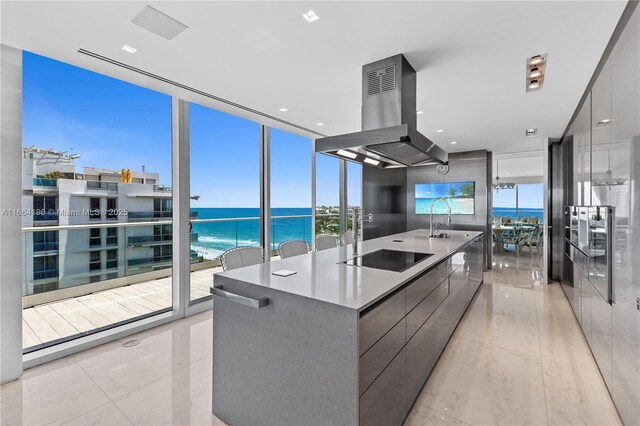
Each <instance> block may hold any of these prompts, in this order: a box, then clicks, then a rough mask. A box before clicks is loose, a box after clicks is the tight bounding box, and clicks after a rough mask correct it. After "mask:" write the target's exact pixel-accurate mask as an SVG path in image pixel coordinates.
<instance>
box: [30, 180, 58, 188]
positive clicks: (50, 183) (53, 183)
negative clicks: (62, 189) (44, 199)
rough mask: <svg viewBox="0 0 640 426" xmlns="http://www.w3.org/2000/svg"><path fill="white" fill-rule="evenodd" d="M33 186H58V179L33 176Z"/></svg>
mask: <svg viewBox="0 0 640 426" xmlns="http://www.w3.org/2000/svg"><path fill="white" fill-rule="evenodd" d="M33 186H44V187H49V188H55V187H57V186H58V179H52V178H33Z"/></svg>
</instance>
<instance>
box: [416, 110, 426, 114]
mask: <svg viewBox="0 0 640 426" xmlns="http://www.w3.org/2000/svg"><path fill="white" fill-rule="evenodd" d="M422 114H424V111H422V110H420V111H416V115H422Z"/></svg>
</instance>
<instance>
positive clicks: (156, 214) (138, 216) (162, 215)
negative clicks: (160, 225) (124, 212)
mask: <svg viewBox="0 0 640 426" xmlns="http://www.w3.org/2000/svg"><path fill="white" fill-rule="evenodd" d="M128 217H129V220H130V221H132V222H133V221H149V220H160V219H170V218H172V217H173V212H170V211H169V212H164V211H146V212H129V214H128Z"/></svg>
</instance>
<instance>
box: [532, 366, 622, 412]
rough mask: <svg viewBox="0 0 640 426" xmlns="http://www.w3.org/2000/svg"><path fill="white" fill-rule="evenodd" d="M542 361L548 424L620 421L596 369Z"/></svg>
mask: <svg viewBox="0 0 640 426" xmlns="http://www.w3.org/2000/svg"><path fill="white" fill-rule="evenodd" d="M542 362H543V370H544V387H545V395H546V399H547V410H548V416H549V424H554V425H576V424H582V425H619V424H621V422H620V419H619V417H618V414H617V412H616V409H615V407H614V405H613V402H612V401H611V397H610V396H609V394H608V392H607V389H606V387H605V384H604V380H603V379H602V376H601V375H600V373H599V372H598V371H597V370H595V369H589V370H585V369H582V368H580V367H578V366H575V365H573V366H572V365H567V364H562V363H558V362H554V361H549V360H543V361H542Z"/></svg>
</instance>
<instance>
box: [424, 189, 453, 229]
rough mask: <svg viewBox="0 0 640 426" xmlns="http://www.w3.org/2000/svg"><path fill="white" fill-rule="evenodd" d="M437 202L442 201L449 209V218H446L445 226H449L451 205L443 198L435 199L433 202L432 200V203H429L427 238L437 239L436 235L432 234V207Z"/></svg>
mask: <svg viewBox="0 0 640 426" xmlns="http://www.w3.org/2000/svg"><path fill="white" fill-rule="evenodd" d="M438 201H442V202H443V203H445V204H446V205H447V208H448V209H449V216H448V217H447V225H451V205H450V204H449V202H448V201H447V199H446V198H444V197H440V198H436V199H435V200H433V203H431V211H430V216H429V238H433V237H437V235H435V234H434V233H433V206H435V205H436V203H437V202H438Z"/></svg>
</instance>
